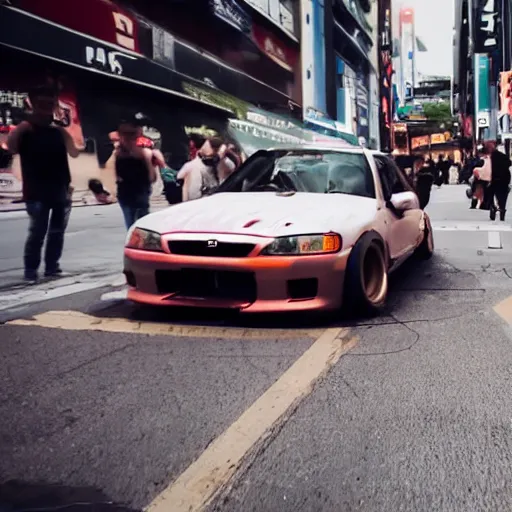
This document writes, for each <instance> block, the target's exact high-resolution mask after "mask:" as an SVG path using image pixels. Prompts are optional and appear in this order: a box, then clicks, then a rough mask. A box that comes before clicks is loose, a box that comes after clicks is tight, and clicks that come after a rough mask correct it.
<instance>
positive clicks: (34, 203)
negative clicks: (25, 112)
mask: <svg viewBox="0 0 512 512" xmlns="http://www.w3.org/2000/svg"><path fill="white" fill-rule="evenodd" d="M29 100H30V103H31V106H32V114H31V115H30V117H29V119H27V120H26V121H22V122H21V123H20V124H19V125H18V126H17V127H16V129H15V130H13V131H12V132H11V133H10V135H9V137H8V139H7V146H8V148H9V151H10V152H11V153H13V154H19V155H20V161H21V173H22V178H23V199H24V201H25V204H26V209H27V214H28V216H29V218H30V224H29V231H28V237H27V240H26V243H25V250H24V266H25V279H26V280H27V281H31V282H35V281H37V280H38V270H39V266H40V264H41V251H42V248H43V244H44V241H45V238H46V248H45V255H44V261H45V276H46V277H55V276H58V275H60V274H61V273H62V270H61V268H60V264H59V261H60V258H61V256H62V251H63V247H64V234H65V231H66V228H67V225H68V221H69V215H70V212H71V194H72V188H71V174H70V171H69V162H68V155H69V156H70V157H72V158H76V157H78V155H79V150H78V149H77V147H76V146H75V144H74V142H73V139H72V137H71V135H70V134H69V133H68V132H67V131H66V130H65V129H64V128H63V127H61V126H55V125H54V117H53V116H54V112H55V110H56V108H57V102H58V95H57V91H56V90H55V89H54V88H52V87H48V86H44V87H39V88H35V89H34V90H32V91H31V92H30V93H29Z"/></svg>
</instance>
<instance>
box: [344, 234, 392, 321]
mask: <svg viewBox="0 0 512 512" xmlns="http://www.w3.org/2000/svg"><path fill="white" fill-rule="evenodd" d="M387 294H388V268H387V263H386V256H385V252H384V249H383V247H382V244H381V241H380V240H379V239H378V238H376V237H374V236H372V235H371V234H370V235H364V236H363V237H362V238H361V239H359V241H358V242H357V243H356V245H355V246H354V248H353V249H352V252H351V254H350V257H349V260H348V265H347V273H346V278H345V287H344V301H343V302H344V306H345V308H346V309H348V310H349V312H350V313H353V314H356V315H357V314H363V315H375V314H377V313H379V312H380V311H381V310H382V309H383V308H384V305H385V302H386V297H387Z"/></svg>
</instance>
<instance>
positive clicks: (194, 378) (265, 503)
mask: <svg viewBox="0 0 512 512" xmlns="http://www.w3.org/2000/svg"><path fill="white" fill-rule="evenodd" d="M468 206H469V205H468V203H467V201H466V200H465V199H464V189H463V187H456V186H450V187H443V188H441V189H440V190H438V189H435V190H434V191H433V194H432V204H431V205H430V206H429V211H430V214H431V217H432V220H433V223H434V226H435V241H436V249H437V255H436V256H435V257H434V258H433V259H432V260H431V261H430V262H426V263H422V264H417V263H412V262H411V264H410V265H406V266H405V267H404V268H403V269H401V270H400V271H399V272H398V274H397V275H395V276H394V277H393V279H392V290H391V293H390V297H389V305H388V308H387V311H386V312H385V314H383V315H382V316H380V317H378V318H374V319H367V320H362V321H359V322H356V323H354V322H346V321H344V320H343V319H330V320H329V321H328V322H327V321H326V320H325V319H313V318H304V316H303V317H301V318H297V317H286V318H281V317H279V318H276V317H258V318H248V319H247V318H246V319H244V318H240V317H237V316H232V315H228V314H223V315H219V314H212V313H208V312H206V313H201V314H198V313H195V312H192V313H191V312H185V311H172V312H167V311H154V310H139V309H136V308H133V307H132V306H130V305H129V304H126V303H125V302H124V301H123V300H122V298H119V297H121V296H119V295H113V294H112V292H118V291H119V290H121V288H120V287H119V286H117V285H116V283H115V282H107V281H101V279H100V278H99V277H97V276H96V275H95V274H93V273H92V274H90V276H89V277H88V278H87V279H89V280H88V281H87V279H85V278H83V276H82V277H80V276H81V268H80V265H84V267H85V269H86V270H87V271H90V272H92V271H94V270H98V269H99V270H101V271H102V272H104V273H105V275H107V274H108V275H109V276H110V274H112V275H114V274H115V273H116V272H118V271H119V267H118V266H117V261H119V260H118V259H117V258H118V257H119V246H120V245H122V240H123V239H124V230H123V229H122V224H121V223H120V222H119V225H117V224H116V223H117V222H118V221H120V220H121V217H120V215H118V213H119V212H118V211H117V210H116V209H114V208H112V209H108V208H109V207H97V210H95V209H94V208H87V209H86V208H81V209H80V211H81V212H82V211H84V212H94V213H96V211H97V212H99V213H100V214H101V216H96V215H90V216H89V217H87V216H86V215H85V214H84V216H83V217H82V216H81V214H77V212H74V213H73V218H74V220H73V222H74V223H75V224H72V229H73V230H74V232H75V233H76V234H75V235H72V236H71V237H70V238H69V239H68V240H67V251H68V252H67V259H66V260H65V264H66V267H67V268H71V270H72V271H76V274H77V279H78V277H80V278H81V279H82V280H83V282H86V281H87V282H88V283H90V284H91V283H92V284H95V285H96V287H95V288H91V289H85V290H83V289H81V288H78V290H82V291H80V292H79V293H73V289H70V290H68V291H70V293H69V294H66V295H61V296H58V293H57V292H52V293H48V294H46V295H45V297H43V298H45V299H46V300H42V301H39V302H24V303H23V302H20V301H19V299H16V300H17V301H18V302H16V301H15V302H13V303H10V304H9V307H7V308H6V309H4V310H3V312H0V314H2V315H3V316H2V318H3V320H4V321H5V322H6V323H5V324H4V325H2V326H0V339H1V340H2V341H1V346H2V349H1V350H0V382H1V383H2V385H1V386H0V439H2V442H0V505H4V506H5V505H7V504H9V505H11V506H13V505H16V507H17V510H21V509H27V508H31V509H32V508H37V507H44V506H48V507H52V506H64V505H72V504H75V509H76V510H92V509H93V505H92V504H93V503H94V504H95V505H96V508H95V510H101V509H102V508H103V509H104V510H109V509H112V510H114V509H115V510H118V508H116V507H118V506H121V505H122V506H123V507H124V509H125V510H141V509H142V508H143V507H145V506H148V505H149V504H151V508H150V510H152V511H154V512H156V511H158V512H160V511H163V510H173V511H174V510H188V509H189V508H188V506H189V505H190V507H191V508H190V510H201V509H204V508H205V504H206V508H209V509H210V510H222V511H225V510H226V511H227V510H237V511H238V510H244V511H245V510H256V511H275V510H280V511H281V510H282V511H286V510H294V511H295V510H304V511H317V510H327V511H330V510H333V511H340V510H343V511H345V510H347V511H349V510H362V511H374V510H375V511H382V510H407V511H409V510H411V511H412V510H414V511H425V512H426V511H429V512H430V511H432V510H436V511H450V512H453V511H455V512H457V511H459V510H460V511H464V512H466V511H468V510H507V509H509V508H510V507H511V504H512V492H511V491H510V485H508V483H509V482H510V481H511V480H512V469H511V467H510V458H511V457H512V453H511V448H510V444H511V442H512V437H511V436H512V423H511V419H510V414H509V412H508V411H509V410H510V408H511V406H512V403H511V402H512V399H511V398H510V397H509V395H510V393H508V383H509V379H510V371H509V369H510V367H512V356H511V355H510V352H511V351H510V350H509V348H510V341H511V338H510V335H511V331H510V327H509V325H508V324H507V321H511V318H512V313H511V311H512V308H511V307H510V306H508V305H507V303H505V306H504V307H503V309H502V310H500V309H499V308H498V312H499V313H500V314H501V315H502V318H501V317H500V316H499V314H498V313H497V312H496V311H495V310H494V306H495V305H497V304H500V303H502V304H503V301H504V300H506V299H507V298H508V297H509V296H510V295H512V291H511V289H512V286H511V285H512V283H511V282H510V277H509V276H512V259H511V256H512V238H511V235H510V233H508V231H506V230H507V228H501V229H504V230H503V231H501V232H500V236H501V242H502V247H503V248H502V249H489V248H488V234H487V233H488V231H489V230H490V229H491V228H490V225H489V222H488V221H487V219H486V212H479V211H470V210H468ZM104 208H107V209H105V210H104ZM102 212H104V213H102ZM75 214H76V215H75ZM116 215H118V216H119V219H117V218H116V217H115V216H116ZM11 219H12V220H13V222H17V223H18V224H16V226H17V229H18V230H19V231H20V232H22V231H23V229H24V228H23V224H22V223H23V222H24V221H23V220H22V219H21V218H20V219H18V220H16V217H11ZM97 221H100V222H97ZM96 223H98V224H100V223H101V226H102V230H98V229H97V227H96V225H97V224H96ZM495 224H496V225H499V223H495ZM507 225H508V223H507ZM12 226H13V225H12V224H10V225H6V224H4V223H2V224H1V225H0V229H2V232H1V234H2V236H1V237H0V254H1V255H2V258H3V256H4V254H6V253H4V247H5V246H7V245H9V244H11V245H12V247H11V249H10V251H11V252H8V253H7V254H9V255H10V256H9V257H8V258H6V260H7V262H8V264H9V265H11V266H14V265H16V263H15V260H16V254H17V252H16V250H18V251H19V246H20V243H21V244H22V239H23V238H24V233H23V236H19V239H18V242H14V239H15V238H16V236H17V235H14V238H13V236H11V235H9V234H8V233H10V231H9V232H8V231H7V229H9V230H10V229H12ZM119 226H121V228H120V227H119ZM103 228H104V229H103ZM494 229H496V228H494ZM9 236H10V238H11V240H10V241H9ZM93 237H94V240H95V241H97V242H98V243H97V244H96V246H101V247H102V252H98V251H94V247H93V246H91V243H90V240H91V238H93ZM16 243H17V244H18V249H16V247H15V246H16ZM82 255H88V257H85V256H84V257H83V259H82ZM9 258H10V259H9ZM2 261H4V260H2ZM16 261H17V260H16ZM2 264H4V263H2ZM18 264H19V263H18ZM42 286H43V287H44V286H49V285H48V284H47V285H42ZM52 286H54V288H53V289H54V290H59V285H58V282H57V283H54V284H53V285H52ZM66 286H71V285H70V284H68V285H66ZM19 291H20V290H19ZM21 291H23V289H21ZM3 293H4V296H5V295H6V293H7V292H3ZM9 293H11V294H12V291H10V292H9ZM66 293H67V292H66ZM1 296H2V293H0V298H1ZM102 299H103V300H102ZM0 303H1V301H0ZM507 313H509V315H508V317H507ZM13 480H16V482H13ZM7 482H9V483H7ZM212 496H214V500H213V502H209V499H210V498H211V497H212ZM77 503H85V504H86V505H76V504H77ZM87 504H88V505H87ZM114 504H115V507H114ZM70 510H73V507H71V508H70Z"/></svg>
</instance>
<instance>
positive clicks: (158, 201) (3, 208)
mask: <svg viewBox="0 0 512 512" xmlns="http://www.w3.org/2000/svg"><path fill="white" fill-rule="evenodd" d="M87 195H88V192H75V193H74V194H73V208H77V207H80V206H104V205H99V204H87V203H84V201H83V200H84V197H86V196H87ZM151 205H152V206H153V207H156V208H158V209H162V208H165V207H167V206H168V203H167V200H166V199H165V197H164V196H159V197H152V198H151ZM23 210H25V203H24V202H15V203H13V202H12V199H6V198H0V214H1V213H2V212H17V211H23Z"/></svg>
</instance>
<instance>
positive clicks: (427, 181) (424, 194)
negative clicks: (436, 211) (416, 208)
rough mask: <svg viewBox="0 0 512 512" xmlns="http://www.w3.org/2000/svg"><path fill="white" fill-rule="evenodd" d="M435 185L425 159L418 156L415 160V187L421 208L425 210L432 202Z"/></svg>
mask: <svg viewBox="0 0 512 512" xmlns="http://www.w3.org/2000/svg"><path fill="white" fill-rule="evenodd" d="M433 183H434V174H433V173H432V170H431V168H430V167H429V166H428V165H427V164H426V161H425V157H423V156H421V155H418V156H415V158H414V165H413V186H414V189H415V190H416V194H417V195H418V199H419V201H420V208H421V209H422V210H424V209H425V208H426V206H427V205H428V203H429V201H430V192H431V190H432V185H433Z"/></svg>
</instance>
